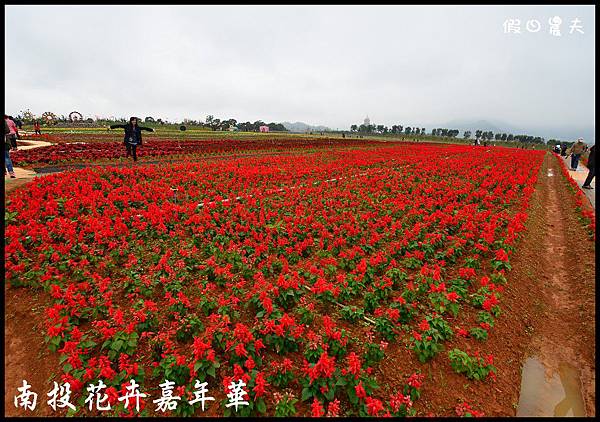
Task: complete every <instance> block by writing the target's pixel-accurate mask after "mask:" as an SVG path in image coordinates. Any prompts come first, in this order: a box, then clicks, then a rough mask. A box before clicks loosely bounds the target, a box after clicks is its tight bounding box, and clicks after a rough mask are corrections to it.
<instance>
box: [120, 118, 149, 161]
mask: <svg viewBox="0 0 600 422" xmlns="http://www.w3.org/2000/svg"><path fill="white" fill-rule="evenodd" d="M118 128H121V129H125V138H124V139H123V143H124V144H125V147H126V148H127V155H126V157H129V156H130V155H132V156H133V161H137V154H136V149H137V147H138V145H142V130H145V131H148V132H154V129H152V128H149V127H143V126H138V120H137V117H132V118H130V119H129V123H127V124H125V125H111V126H110V129H118Z"/></svg>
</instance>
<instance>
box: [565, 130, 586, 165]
mask: <svg viewBox="0 0 600 422" xmlns="http://www.w3.org/2000/svg"><path fill="white" fill-rule="evenodd" d="M585 147H586V145H585V144H584V143H583V138H579V139H577V142H575V143H574V144H573V146H572V147H571V148H570V151H569V154H570V155H571V170H573V171H577V167H578V166H579V158H581V154H583V153H584V151H585Z"/></svg>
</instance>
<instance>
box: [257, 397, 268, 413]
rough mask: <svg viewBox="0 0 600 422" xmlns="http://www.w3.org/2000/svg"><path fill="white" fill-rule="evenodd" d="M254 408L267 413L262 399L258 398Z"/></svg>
mask: <svg viewBox="0 0 600 422" xmlns="http://www.w3.org/2000/svg"><path fill="white" fill-rule="evenodd" d="M256 410H258V411H259V412H260V413H262V414H265V413H267V405H266V404H265V401H264V400H263V399H259V400H258V402H257V403H256Z"/></svg>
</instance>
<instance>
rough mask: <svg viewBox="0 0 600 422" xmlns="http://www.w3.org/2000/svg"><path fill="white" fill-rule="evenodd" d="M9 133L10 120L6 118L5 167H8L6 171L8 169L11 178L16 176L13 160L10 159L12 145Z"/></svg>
mask: <svg viewBox="0 0 600 422" xmlns="http://www.w3.org/2000/svg"><path fill="white" fill-rule="evenodd" d="M9 134H10V127H9V126H8V122H7V121H6V120H4V167H5V168H6V171H8V174H9V175H10V178H11V179H14V178H15V177H16V176H15V170H14V168H13V164H12V160H11V159H10V150H11V148H12V145H11V142H10V139H9Z"/></svg>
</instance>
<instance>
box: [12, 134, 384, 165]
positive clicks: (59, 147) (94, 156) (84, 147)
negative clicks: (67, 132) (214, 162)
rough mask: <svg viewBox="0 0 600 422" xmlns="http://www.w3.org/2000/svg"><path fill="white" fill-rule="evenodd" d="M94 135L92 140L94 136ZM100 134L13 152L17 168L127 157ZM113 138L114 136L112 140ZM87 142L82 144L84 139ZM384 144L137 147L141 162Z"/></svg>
mask: <svg viewBox="0 0 600 422" xmlns="http://www.w3.org/2000/svg"><path fill="white" fill-rule="evenodd" d="M92 136H93V137H92ZM96 136H98V135H91V136H90V135H86V136H85V137H82V136H81V135H79V136H78V137H77V138H76V139H78V140H79V141H72V142H65V140H64V139H65V138H64V137H60V138H59V137H57V136H55V135H52V136H50V137H49V139H45V140H49V141H50V142H56V141H58V140H60V141H59V142H58V143H56V144H55V145H50V146H46V147H41V148H35V149H28V150H18V151H15V152H12V153H11V159H12V162H13V164H15V165H38V166H39V165H48V164H60V163H72V162H86V161H115V160H118V159H120V158H121V159H122V158H124V157H125V147H124V145H123V143H122V141H106V140H102V138H101V139H100V140H98V139H96V138H95V137H96ZM113 138H114V137H113ZM82 139H84V141H83V142H81V140H82ZM378 144H379V145H381V143H378V142H377V141H372V140H370V141H367V140H360V139H327V138H279V139H245V140H239V139H209V140H197V139H196V140H194V139H188V140H174V139H160V138H152V139H149V140H146V141H144V143H143V145H142V146H141V147H139V148H138V156H139V158H140V159H142V160H143V159H144V158H152V159H157V158H161V157H175V156H194V155H196V156H207V155H218V154H237V153H248V152H273V151H306V150H309V149H321V148H331V147H336V148H340V147H342V148H343V147H351V148H356V147H366V146H373V145H378Z"/></svg>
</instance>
